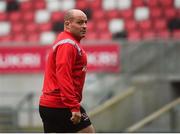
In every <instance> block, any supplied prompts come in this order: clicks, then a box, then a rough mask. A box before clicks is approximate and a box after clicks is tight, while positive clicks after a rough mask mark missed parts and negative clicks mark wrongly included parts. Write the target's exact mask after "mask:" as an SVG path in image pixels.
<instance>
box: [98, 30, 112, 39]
mask: <svg viewBox="0 0 180 134" xmlns="http://www.w3.org/2000/svg"><path fill="white" fill-rule="evenodd" d="M99 39H102V40H112V33H110V32H108V31H107V32H101V33H100V34H99Z"/></svg>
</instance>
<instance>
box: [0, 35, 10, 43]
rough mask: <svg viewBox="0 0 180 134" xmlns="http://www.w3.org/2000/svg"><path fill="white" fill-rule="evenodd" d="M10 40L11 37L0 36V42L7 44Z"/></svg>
mask: <svg viewBox="0 0 180 134" xmlns="http://www.w3.org/2000/svg"><path fill="white" fill-rule="evenodd" d="M11 40H12V36H11V35H6V36H0V41H1V42H8V41H11Z"/></svg>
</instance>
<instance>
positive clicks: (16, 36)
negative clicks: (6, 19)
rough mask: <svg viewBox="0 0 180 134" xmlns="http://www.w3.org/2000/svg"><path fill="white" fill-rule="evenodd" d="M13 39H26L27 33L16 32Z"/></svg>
mask: <svg viewBox="0 0 180 134" xmlns="http://www.w3.org/2000/svg"><path fill="white" fill-rule="evenodd" d="M12 40H13V41H17V42H22V41H26V40H27V38H26V34H24V33H22V34H14V35H13V38H12Z"/></svg>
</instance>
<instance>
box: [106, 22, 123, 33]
mask: <svg viewBox="0 0 180 134" xmlns="http://www.w3.org/2000/svg"><path fill="white" fill-rule="evenodd" d="M124 28H125V26H124V20H122V19H112V20H110V22H109V31H110V32H111V33H112V34H114V33H117V32H121V31H123V30H124Z"/></svg>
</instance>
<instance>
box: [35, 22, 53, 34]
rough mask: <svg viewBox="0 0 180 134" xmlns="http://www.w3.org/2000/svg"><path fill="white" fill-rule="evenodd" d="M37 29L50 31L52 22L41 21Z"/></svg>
mask: <svg viewBox="0 0 180 134" xmlns="http://www.w3.org/2000/svg"><path fill="white" fill-rule="evenodd" d="M38 27H39V31H40V32H43V31H51V29H52V23H50V22H48V23H43V24H40V25H39V26H38Z"/></svg>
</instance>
